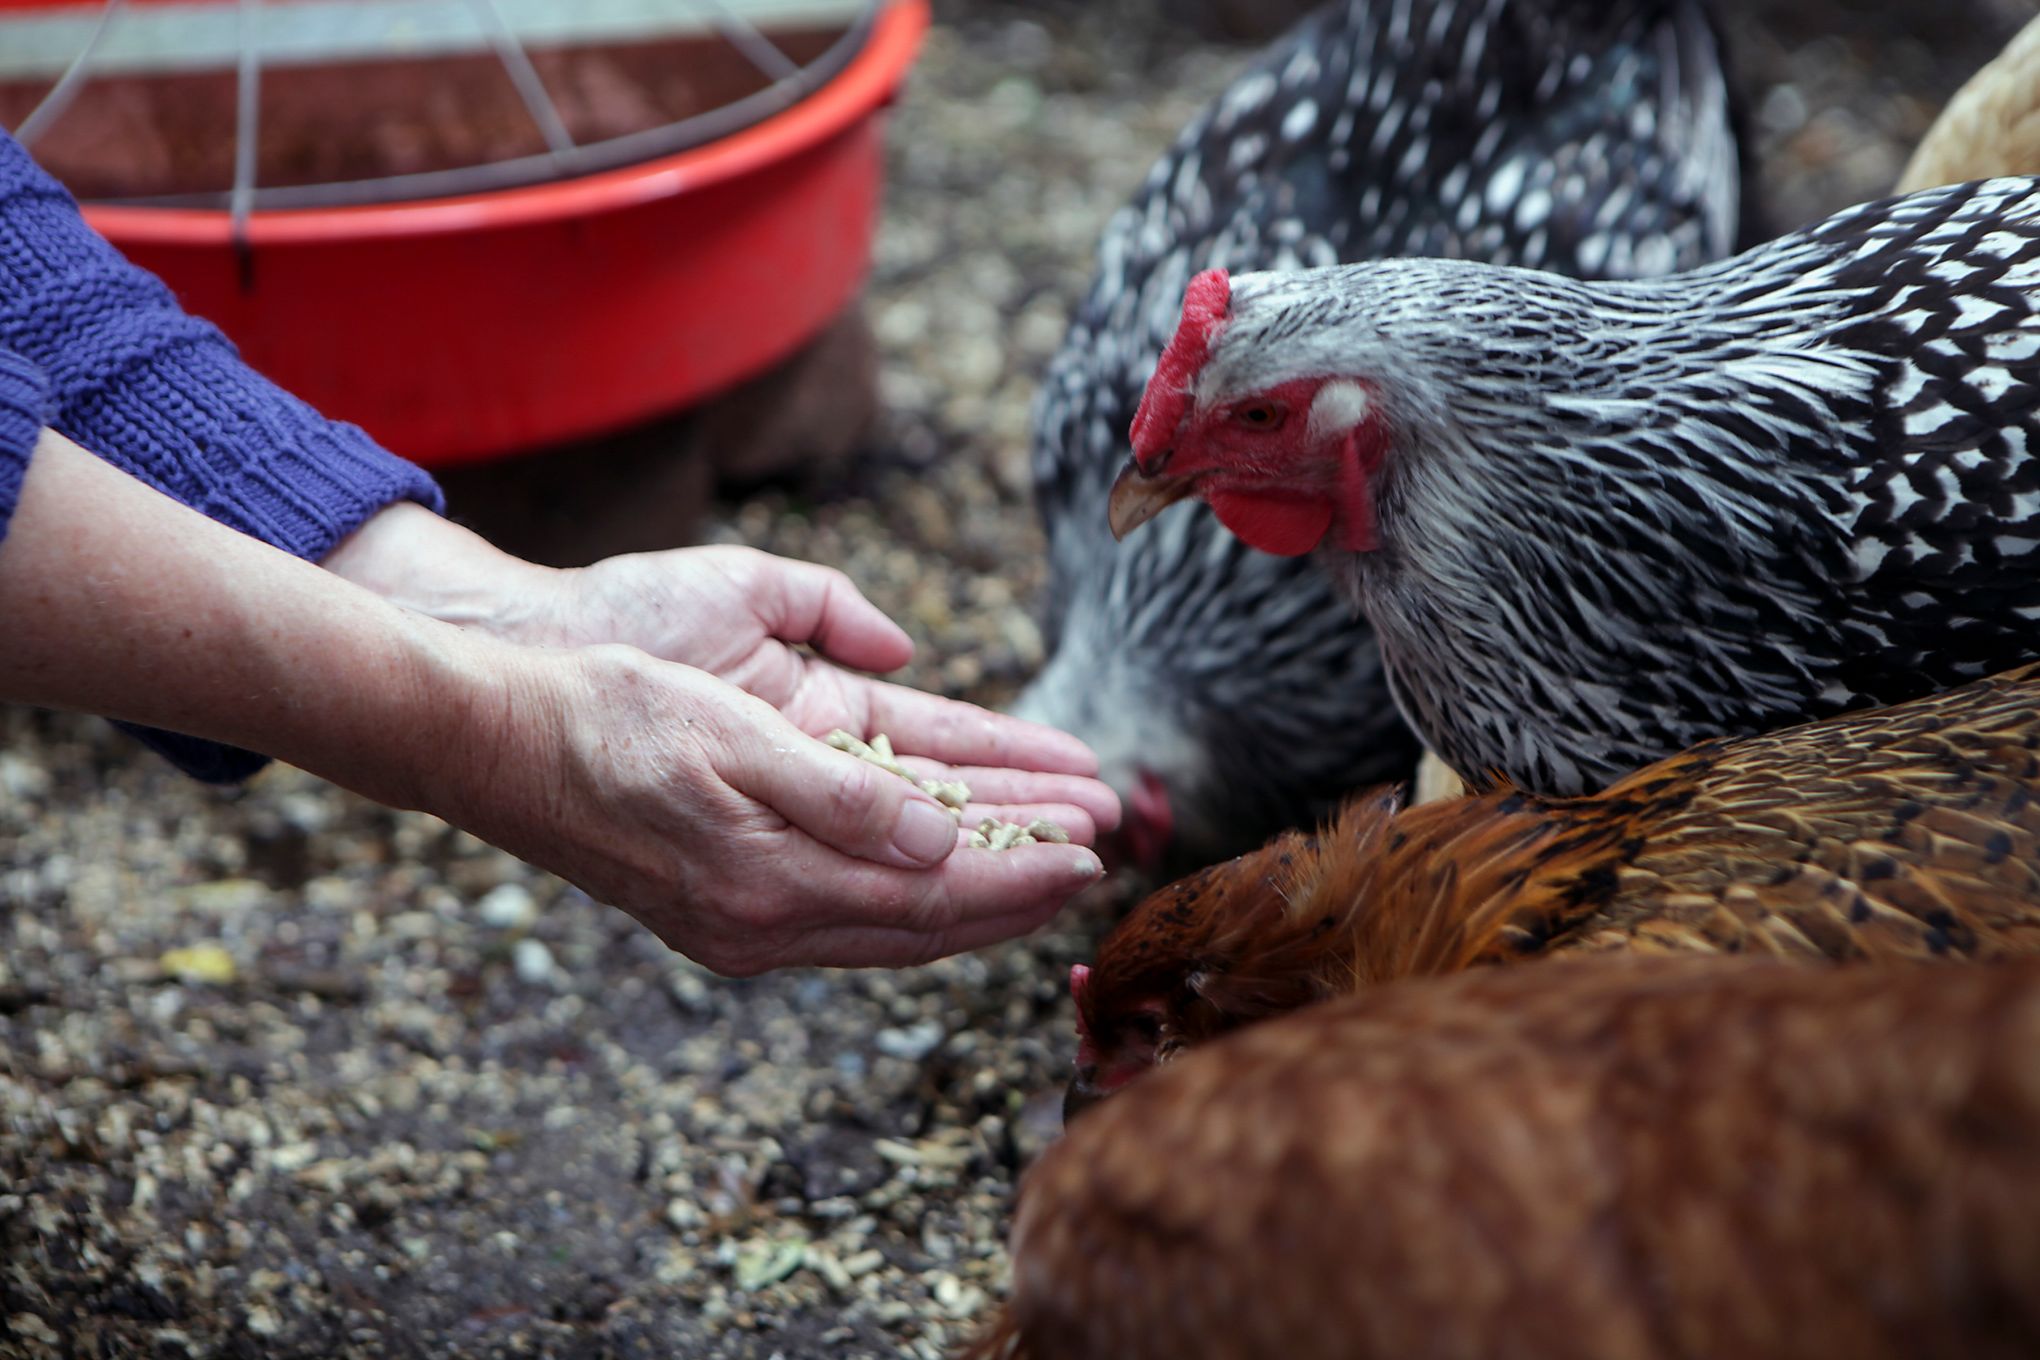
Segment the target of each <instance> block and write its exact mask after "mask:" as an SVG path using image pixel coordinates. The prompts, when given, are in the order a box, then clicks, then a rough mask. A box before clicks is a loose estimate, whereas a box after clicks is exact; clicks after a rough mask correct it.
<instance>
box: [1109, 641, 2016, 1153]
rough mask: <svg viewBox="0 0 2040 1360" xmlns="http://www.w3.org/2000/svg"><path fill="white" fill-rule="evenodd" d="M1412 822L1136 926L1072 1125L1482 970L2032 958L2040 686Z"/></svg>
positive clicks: (1387, 818) (1376, 797)
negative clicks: (1114, 1099) (1269, 1030)
mask: <svg viewBox="0 0 2040 1360" xmlns="http://www.w3.org/2000/svg"><path fill="white" fill-rule="evenodd" d="M1397 803H1398V800H1397V797H1396V795H1395V794H1394V793H1392V792H1376V793H1373V794H1370V795H1366V796H1363V797H1361V798H1358V799H1356V800H1354V801H1353V802H1352V803H1351V804H1349V805H1348V806H1347V808H1346V809H1345V810H1344V811H1343V812H1342V813H1341V815H1340V816H1339V817H1338V818H1337V819H1336V820H1335V821H1334V822H1333V823H1332V825H1331V826H1330V827H1329V828H1327V829H1326V830H1324V831H1322V832H1320V833H1318V834H1316V835H1307V834H1304V833H1301V832H1290V833H1288V834H1285V835H1284V836H1282V837H1280V838H1278V839H1277V840H1275V841H1273V842H1271V843H1270V844H1269V845H1267V846H1266V847H1264V848H1263V849H1261V850H1258V851H1256V852H1254V853H1252V854H1250V855H1246V856H1244V857H1242V858H1240V859H1237V860H1233V861H1231V862H1229V863H1225V864H1219V865H1214V866H1212V867H1210V868H1208V869H1205V870H1204V871H1202V872H1201V873H1199V874H1197V875H1195V876H1193V877H1190V878H1187V879H1184V880H1182V881H1181V882H1179V883H1176V884H1173V885H1171V886H1169V887H1166V888H1163V889H1161V890H1159V891H1158V892H1155V893H1154V894H1152V895H1151V896H1149V897H1148V898H1147V899H1146V900H1145V901H1143V902H1142V903H1141V904H1140V906H1139V907H1137V908H1136V909H1135V910H1134V912H1133V913H1132V914H1131V915H1129V916H1128V917H1127V918H1126V920H1125V921H1123V922H1121V923H1120V925H1119V927H1118V928H1117V929H1116V930H1114V931H1113V933H1112V934H1111V936H1110V937H1108V938H1107V939H1106V941H1105V942H1104V944H1103V945H1102V946H1101V947H1100V949H1099V951H1098V958H1097V963H1096V965H1095V966H1093V967H1091V968H1088V969H1086V968H1082V967H1079V968H1077V969H1075V970H1073V972H1072V976H1071V983H1072V990H1073V991H1074V992H1075V993H1076V1003H1077V1024H1078V1030H1079V1050H1078V1055H1077V1073H1076V1078H1075V1080H1074V1081H1073V1082H1072V1085H1071V1092H1070V1096H1071V1108H1072V1112H1074V1110H1075V1109H1077V1108H1081V1107H1082V1106H1083V1105H1085V1104H1087V1103H1089V1101H1090V1100H1091V1099H1093V1098H1095V1097H1096V1096H1098V1095H1102V1094H1105V1093H1108V1092H1110V1091H1113V1090H1115V1089H1117V1088H1118V1087H1120V1086H1123V1085H1124V1084H1125V1083H1126V1082H1128V1081H1130V1080H1132V1079H1133V1078H1134V1077H1136V1076H1138V1075H1140V1074H1141V1073H1142V1072H1144V1071H1146V1070H1147V1069H1148V1068H1149V1067H1151V1066H1153V1065H1155V1064H1156V1063H1159V1062H1166V1061H1168V1060H1170V1059H1171V1058H1173V1057H1175V1056H1177V1055H1178V1054H1180V1053H1181V1052H1183V1051H1185V1050H1187V1049H1189V1048H1191V1047H1194V1046H1196V1045H1198V1044H1201V1043H1203V1042H1205V1041H1206V1040H1209V1039H1211V1038H1214V1037H1216V1036H1217V1035H1219V1034H1222V1033H1225V1032H1226V1031H1229V1030H1232V1029H1236V1028H1238V1027H1240V1026H1242V1025H1246V1024H1249V1023H1252V1022H1253V1021H1256V1020H1260V1019H1263V1018H1265V1017H1268V1016H1271V1015H1277V1014H1281V1013H1283V1012H1286V1011H1291V1010H1294V1009H1296V1008H1298V1007H1300V1006H1305V1005H1308V1004H1310V1003H1312V1002H1314V1001H1319V1000H1322V999H1325V998H1328V997H1333V996H1339V995H1343V994H1345V993H1349V992H1352V991H1354V990H1357V989H1371V988H1372V987H1374V986H1376V985H1378V984H1381V983H1386V982H1389V981H1393V980H1395V979H1398V978H1409V977H1419V976H1423V975H1426V974H1434V973H1449V972H1456V971H1458V970H1461V969H1465V968H1469V967H1473V966H1475V965H1479V964H1488V963H1506V962H1511V961H1514V960H1520V959H1525V958H1530V957H1536V956H1541V955H1546V954H1556V953H1565V952H1572V951H1593V950H1621V951H1629V952H1647V953H1655V952H1674V951H1676V952H1701V953H1717V952H1718V953H1747V954H1775V955H1783V956H1787V957H1791V958H1796V959H1807V960H1820V959H1832V960H1838V961H1843V960H1891V959H1895V958H1906V957H1917V958H1942V957H1959V958H1982V959H1990V958H1997V957H2001V956H2007V955H2017V954H2026V953H2034V952H2040V666H2035V667H2027V668H2025V669H2022V670H2019V671H2016V672H2012V673H2009V674H2007V675H2004V676H1999V677H1995V678H1993V679H1990V680H1986V681H1982V682H1979V683H1976V684H1972V685H1968V686H1966V687H1964V688H1962V689H1958V690H1955V691H1953V692H1951V693H1948V694H1945V695H1939V696H1935V697H1933V698H1930V699H1924V700H1919V701H1915V702H1913V703H1910V704H1906V705H1902V706H1900V707H1897V708H1891V709H1885V710H1877V711H1871V712H1867V713H1861V714H1855V715H1850V716H1847V717H1843V718H1835V719H1829V720H1827V721H1824V722H1818V723H1810V724H1807V725H1805V726H1802V727H1797V728H1792V729H1789V730H1786V731H1782V732H1777V733H1773V734H1770V735H1767V736H1761V737H1752V738H1745V739H1742V740H1737V741H1717V742H1711V743H1708V744H1706V745H1704V746H1701V747H1699V748H1696V749H1695V750H1693V751H1690V752H1687V753H1686V754H1684V755H1681V756H1678V757H1675V758H1674V759H1672V760H1668V761H1664V762H1662V763H1660V764H1657V765H1654V766H1651V767H1650V768H1648V769H1645V770H1642V771H1640V772H1638V773H1637V774H1635V775H1633V776H1631V777H1630V778H1628V779H1625V780H1623V781H1622V782H1621V783H1619V784H1617V785H1615V786H1614V787H1612V788H1610V789H1608V790H1606V791H1605V792H1603V793H1600V794H1597V795H1592V796H1588V797H1582V798H1540V797H1535V796H1532V795H1529V794H1522V793H1514V792H1507V793H1491V794H1485V795H1479V796H1475V797H1468V798H1461V799H1454V800H1449V801H1446V802H1442V803H1433V804H1429V805H1426V806H1423V807H1417V808H1410V809H1407V810H1399V809H1398V805H1397ZM2036 1165H2040V1164H2036Z"/></svg>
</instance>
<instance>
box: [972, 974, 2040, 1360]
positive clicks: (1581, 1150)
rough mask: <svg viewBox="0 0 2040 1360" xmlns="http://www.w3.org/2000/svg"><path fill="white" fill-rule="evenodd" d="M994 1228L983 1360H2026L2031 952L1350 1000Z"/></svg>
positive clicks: (1146, 1121) (1133, 1124) (2035, 1112)
mask: <svg viewBox="0 0 2040 1360" xmlns="http://www.w3.org/2000/svg"><path fill="white" fill-rule="evenodd" d="M1012 1245H1013V1257H1014V1267H1013V1270H1014V1274H1013V1290H1012V1298H1011V1300H1010V1301H1009V1302H1008V1304H1007V1305H1006V1308H1005V1310H1004V1313H1003V1314H1002V1316H1001V1318H1000V1319H999V1321H998V1324H997V1326H996V1327H995V1328H994V1329H993V1330H992V1331H991V1332H990V1333H989V1334H988V1335H987V1336H986V1337H985V1338H984V1339H983V1340H981V1341H980V1342H979V1343H978V1345H977V1347H976V1348H975V1349H974V1350H973V1352H972V1354H973V1356H975V1357H977V1358H978V1360H993V1358H994V1357H997V1358H998V1360H1023V1358H1031V1360H1088V1358H1089V1357H1099V1358H1100V1360H1106V1358H1107V1357H1109V1360H1146V1358H1147V1357H1156V1358H1157V1360H1164V1358H1165V1360H1183V1357H1198V1358H1199V1360H1261V1358H1264V1357H1281V1358H1282V1360H1332V1358H1333V1357H1338V1358H1339V1360H1366V1357H1374V1356H1383V1357H1388V1356H1395V1357H1413V1356H1426V1357H1481V1360H1546V1358H1549V1360H1560V1358H1561V1357H1562V1358H1563V1360H1603V1358H1604V1357H1605V1358H1606V1360H1616V1358H1617V1357H1622V1358H1623V1360H1627V1358H1628V1357H1643V1356H1681V1357H1721V1358H1722V1360H1730V1358H1731V1357H1733V1360H1768V1358H1769V1357H1777V1358H1778V1360H1786V1357H1791V1360H1823V1358H1824V1357H1835V1360H1842V1358H1843V1357H1847V1360H1886V1358H1887V1357H1888V1358H1889V1360H1899V1358H1900V1357H1905V1358H1906V1360H1915V1358H1918V1357H1936V1356H1947V1357H1958V1356H1959V1357H1963V1358H1964V1360H1982V1358H1984V1357H1998V1356H2005V1357H2010V1356H2031V1355H2034V1354H2040V1288H2036V1287H2035V1286H2036V1282H2040V962H2036V961H2031V960H2026V961H2018V962H2011V963H2005V964H2000V965H1995V966H1990V967H1979V968H1963V969H1953V968H1935V967H1928V966H1924V965H1920V964H1906V963H1886V964H1873V965H1866V966H1864V967H1862V968H1850V969H1835V970H1831V971H1826V972H1808V971H1806V970H1804V969H1798V968H1793V967H1790V966H1787V965H1785V964H1783V963H1781V962H1779V961H1777V960H1764V959H1692V958H1686V959H1628V958H1625V959H1622V960H1619V961H1616V960H1609V959H1586V960H1567V961H1556V962H1552V963H1548V964H1544V965H1541V966H1538V967H1534V968H1523V969H1511V970H1506V971H1484V972H1481V973H1477V974H1472V975H1467V976H1461V977H1456V978H1445V979H1433V980H1427V981H1420V982H1407V983H1400V984H1397V985H1394V986H1391V987H1386V988H1382V989H1379V990H1376V991H1371V992H1369V993H1367V994H1365V995H1361V996H1356V997H1349V998H1346V999H1344V1000H1340V1001H1335V1002H1331V1003H1328V1004H1326V1005H1323V1006H1317V1007H1313V1008H1311V1009H1310V1010H1308V1011H1305V1012H1303V1013H1301V1014H1298V1015H1294V1016H1289V1017H1286V1018H1284V1019H1282V1020H1279V1021H1276V1022H1273V1023H1270V1024H1267V1025H1262V1026H1258V1027H1256V1028H1254V1029H1252V1030H1250V1031H1247V1032H1245V1033H1242V1034H1238V1035H1234V1036H1232V1037H1230V1038H1228V1039H1226V1040H1225V1041H1223V1042H1221V1043H1218V1044H1214V1045H1213V1046H1212V1047H1211V1048H1209V1049H1208V1050H1206V1051H1204V1052H1201V1053H1198V1054H1196V1055H1194V1056H1192V1057H1191V1058H1189V1059H1187V1060H1186V1061H1184V1062H1182V1063H1180V1064H1178V1065H1176V1066H1173V1067H1171V1068H1170V1069H1169V1070H1167V1071H1165V1072H1161V1073H1157V1074H1156V1075H1155V1076H1153V1077H1151V1078H1149V1079H1147V1080H1145V1081H1141V1082H1139V1083H1137V1084H1136V1085H1135V1086H1134V1087H1133V1089H1131V1090H1129V1091H1127V1092H1126V1093H1125V1094H1123V1095H1121V1096H1119V1097H1117V1098H1115V1099H1113V1100H1111V1101H1109V1102H1107V1103H1106V1104H1105V1105H1103V1106H1102V1107H1101V1108H1099V1109H1098V1110H1096V1111H1094V1112H1093V1113H1091V1114H1090V1115H1088V1116H1086V1118H1085V1119H1084V1120H1083V1121H1082V1122H1080V1123H1079V1124H1077V1125H1076V1126H1075V1127H1074V1128H1073V1129H1072V1130H1071V1132H1070V1134H1069V1136H1068V1137H1067V1138H1066V1139H1065V1140H1064V1141H1063V1142H1062V1143H1061V1144H1059V1145H1058V1146H1056V1147H1054V1148H1051V1149H1050V1150H1049V1151H1048V1152H1047V1153H1046V1154H1045V1155H1044V1156H1043V1157H1042V1159H1041V1161H1040V1162H1039V1163H1037V1164H1036V1166H1035V1167H1034V1168H1033V1170H1032V1171H1031V1172H1030V1173H1029V1175H1028V1177H1027V1179H1026V1181H1025V1182H1024V1184H1023V1186H1022V1188H1021V1192H1020V1201H1019V1208H1018V1215H1017V1219H1016V1223H1015V1228H1014V1232H1013V1242H1012Z"/></svg>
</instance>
